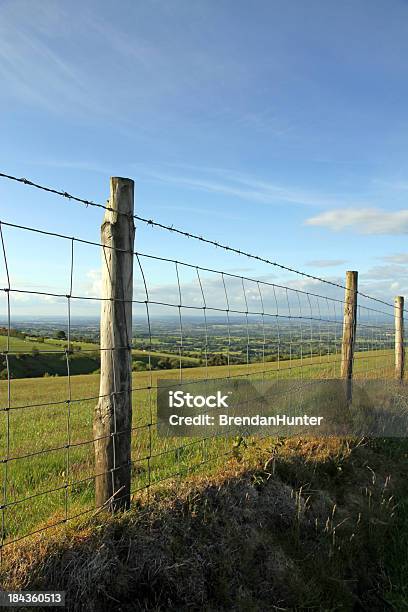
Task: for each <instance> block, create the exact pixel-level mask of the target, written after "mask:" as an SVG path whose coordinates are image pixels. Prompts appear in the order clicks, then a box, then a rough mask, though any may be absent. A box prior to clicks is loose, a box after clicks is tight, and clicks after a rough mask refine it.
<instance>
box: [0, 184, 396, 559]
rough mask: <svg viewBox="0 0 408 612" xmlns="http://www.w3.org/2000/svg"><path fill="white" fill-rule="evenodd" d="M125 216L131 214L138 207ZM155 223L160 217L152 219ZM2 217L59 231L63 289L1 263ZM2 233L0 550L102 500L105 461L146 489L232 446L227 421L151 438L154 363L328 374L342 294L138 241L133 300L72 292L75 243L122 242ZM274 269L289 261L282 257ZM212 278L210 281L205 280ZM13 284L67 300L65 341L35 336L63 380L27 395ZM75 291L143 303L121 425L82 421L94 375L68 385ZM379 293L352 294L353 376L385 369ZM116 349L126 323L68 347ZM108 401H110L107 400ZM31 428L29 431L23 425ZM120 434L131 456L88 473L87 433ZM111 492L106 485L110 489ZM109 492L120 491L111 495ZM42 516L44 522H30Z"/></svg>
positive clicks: (181, 374) (200, 373) (223, 373)
mask: <svg viewBox="0 0 408 612" xmlns="http://www.w3.org/2000/svg"><path fill="white" fill-rule="evenodd" d="M1 176H3V177H6V178H11V179H13V180H18V181H19V182H23V183H25V184H29V185H33V186H34V187H38V188H40V189H44V191H49V192H51V193H56V194H58V195H62V196H64V197H66V198H70V199H75V200H77V201H80V202H82V203H84V204H88V205H95V206H97V207H99V208H103V209H105V210H106V209H108V210H109V208H107V207H104V206H102V205H98V204H94V203H92V202H89V201H87V200H81V199H79V198H74V196H71V195H70V194H68V193H66V192H58V191H56V190H52V189H49V188H43V187H41V186H38V185H36V184H34V183H31V181H27V180H26V179H16V178H15V177H10V176H9V175H3V174H2V175H1ZM134 218H135V219H138V220H140V219H139V218H138V217H137V216H135V217H134ZM141 221H144V222H145V221H146V220H143V219H141ZM158 226H159V227H161V226H160V224H158ZM164 227H165V226H164ZM3 228H10V230H18V231H21V232H24V233H26V232H35V233H37V234H39V235H40V236H41V237H42V238H46V237H52V238H57V239H58V240H60V241H68V245H70V250H69V269H68V270H67V272H68V274H67V292H66V293H64V292H59V291H42V290H39V291H36V290H30V289H28V288H26V287H24V286H22V287H19V286H18V284H17V282H16V281H15V280H14V277H13V273H12V268H10V266H9V257H10V253H9V251H8V248H7V246H8V242H7V237H6V236H5V235H4V234H7V231H8V230H7V229H4V232H3ZM166 229H169V228H166ZM176 231H178V230H176ZM192 236H193V235H192ZM193 237H194V236H193ZM0 239H1V243H2V254H3V261H4V270H5V279H6V282H5V284H6V286H5V287H3V288H2V289H0V291H1V292H2V293H3V294H4V296H5V298H6V312H7V314H6V321H7V323H6V331H7V336H6V340H5V344H4V346H0V358H1V360H2V366H3V370H2V372H3V375H4V377H5V380H4V382H2V383H1V384H0V388H1V389H2V390H3V384H4V387H5V394H4V399H2V400H0V423H1V429H0V432H1V434H2V436H0V441H1V442H0V468H1V469H2V487H1V492H0V516H1V524H0V554H1V553H2V551H3V549H4V547H5V546H8V545H10V544H12V543H15V542H17V541H19V540H20V539H22V538H23V537H26V536H28V535H33V534H36V533H41V532H43V531H44V530H47V529H51V528H53V527H55V526H57V525H60V524H62V523H65V522H67V521H68V520H73V519H74V518H78V517H81V516H83V515H87V514H89V513H91V512H94V511H95V510H97V509H98V508H101V506H98V507H97V508H96V507H95V502H94V500H93V498H92V493H93V486H94V483H95V481H96V479H98V478H101V477H103V476H106V475H108V474H109V475H110V477H111V478H112V479H113V477H114V473H115V472H118V471H119V470H122V468H124V467H126V468H129V467H130V468H131V469H132V493H133V494H134V495H136V493H140V492H141V491H147V493H148V494H149V491H150V488H151V487H154V486H157V485H159V483H163V482H165V481H166V480H169V479H174V478H179V477H182V476H185V475H186V474H187V473H190V472H193V471H194V470H198V469H200V468H201V467H202V466H205V465H207V464H208V463H209V462H214V461H223V460H225V457H227V456H230V455H231V454H232V453H233V449H232V448H231V441H230V440H229V438H228V434H231V430H229V429H227V430H226V431H224V432H223V433H222V434H221V433H215V434H213V435H210V436H206V435H204V436H202V437H199V438H198V439H194V440H190V439H185V440H184V439H181V440H180V439H173V438H169V439H165V440H164V441H163V440H159V439H158V434H157V432H156V430H155V429H154V428H155V427H156V426H157V424H158V419H157V414H156V413H155V410H154V400H155V395H156V393H157V392H158V388H159V387H158V376H159V374H158V373H159V372H160V376H163V378H168V376H169V375H170V374H171V372H173V374H172V376H173V377H176V376H177V377H178V379H179V380H180V383H181V384H182V385H183V386H184V385H186V386H188V385H193V384H195V383H196V381H197V379H198V380H201V381H204V382H208V381H225V380H228V381H233V380H239V379H241V380H242V379H244V380H245V379H246V380H248V381H251V377H254V376H258V377H259V376H261V377H262V380H266V379H268V380H269V377H271V379H273V380H276V381H282V380H286V379H287V378H290V377H294V376H297V377H299V379H301V380H303V379H304V378H305V377H307V376H308V377H311V378H313V377H314V376H316V377H317V378H319V377H320V378H322V379H332V378H336V377H338V371H339V366H340V363H341V343H342V326H343V308H344V304H345V300H344V299H343V298H340V297H336V296H332V295H330V296H328V295H320V294H318V293H314V292H308V291H305V290H304V289H297V288H293V287H289V286H285V285H282V284H277V283H272V282H269V281H264V280H260V279H257V278H250V277H246V276H242V275H238V274H234V273H231V272H226V271H222V270H215V269H211V268H208V267H203V266H199V265H195V264H193V263H190V262H182V261H178V260H177V259H174V258H166V257H160V256H156V255H153V254H150V253H142V252H139V251H135V252H133V251H132V255H134V257H135V258H136V261H137V266H135V268H136V270H137V272H136V273H137V280H136V289H137V291H139V292H140V293H141V295H137V291H136V296H134V295H133V294H132V299H131V300H125V299H121V298H104V297H101V296H91V295H83V294H82V295H81V292H79V294H76V292H75V291H74V257H75V253H76V244H77V243H80V244H85V245H87V246H89V247H91V248H97V249H98V251H99V250H100V249H102V252H103V254H105V249H114V250H116V251H119V252H124V251H123V249H118V248H114V247H112V246H109V245H105V244H101V243H100V242H96V241H91V240H84V239H81V238H79V237H75V236H68V235H65V234H62V233H57V232H51V231H46V230H42V229H38V228H34V227H29V226H23V225H18V224H13V223H8V222H3V221H1V222H0ZM209 242H211V241H209ZM211 244H213V243H212V242H211ZM214 244H216V243H214ZM216 245H217V244H216ZM217 246H219V245H217ZM229 250H231V251H232V252H235V253H239V254H245V253H242V252H240V251H236V250H234V249H229ZM125 252H126V251H125ZM259 259H260V260H262V259H261V258H259ZM104 261H105V260H104V259H102V262H104ZM265 261H266V262H268V261H267V260H265ZM152 263H153V264H156V265H159V267H160V268H163V266H164V265H166V266H171V274H172V277H171V278H172V279H173V280H172V281H171V282H169V280H168V279H169V278H170V277H169V276H168V275H167V276H166V283H167V284H166V287H165V296H164V297H162V296H161V295H160V294H158V293H157V287H156V285H157V282H156V278H155V274H154V270H153V271H152V270H150V268H149V266H150V264H152ZM269 263H272V262H269ZM102 265H104V263H103V264H102ZM105 265H106V264H105ZM273 265H277V264H273ZM282 268H283V269H286V270H289V268H285V267H284V266H282ZM299 274H302V273H299ZM304 276H308V275H306V274H304ZM311 278H315V279H316V280H321V281H322V282H323V283H326V284H328V285H334V286H335V287H336V288H337V289H345V287H344V286H342V285H340V284H336V283H331V282H328V281H324V280H323V279H318V278H317V277H311ZM192 279H194V282H193V280H192ZM210 281H214V282H213V284H211V282H210ZM249 288H250V289H249ZM251 291H252V293H251ZM14 294H23V295H26V296H44V297H50V298H60V299H62V300H64V302H65V304H66V326H67V331H68V333H67V338H66V343H67V344H66V346H65V347H63V350H61V351H57V350H55V349H54V348H53V346H52V345H50V350H47V349H48V345H47V342H46V340H47V339H45V341H44V346H47V348H46V349H45V350H41V351H39V353H40V354H44V353H45V354H50V355H53V354H55V353H59V354H60V355H61V358H62V362H63V363H64V368H65V370H64V377H62V376H61V379H62V378H64V380H61V381H58V385H57V386H56V387H55V388H54V390H52V388H51V390H50V388H49V387H48V386H47V385H44V386H42V387H41V385H38V388H37V390H36V395H35V397H33V396H32V395H31V394H28V395H27V392H26V391H25V386H24V385H19V384H18V378H17V374H18V371H17V367H16V363H17V362H16V359H17V357H19V355H20V354H21V353H22V352H23V351H21V350H17V349H16V348H15V341H16V340H15V339H14V336H13V335H12V331H13V328H12V320H13V317H12V311H13V296H14ZM360 295H362V294H360ZM80 300H88V301H89V300H91V301H92V302H93V303H95V302H97V303H100V304H102V303H103V302H106V301H115V302H117V301H118V302H121V303H123V304H125V303H127V302H131V303H132V305H134V307H135V308H140V309H143V314H140V312H139V313H138V317H139V319H140V320H141V323H140V324H139V325H140V327H139V328H138V331H137V335H136V341H135V342H136V347H137V346H138V345H139V346H140V347H141V348H142V347H143V348H142V350H143V354H144V355H145V356H146V359H145V361H144V362H143V363H144V364H145V365H146V371H145V372H135V373H134V378H133V379H130V386H129V387H127V388H116V387H115V390H114V393H113V398H114V399H115V398H118V397H120V396H123V395H124V394H128V393H131V392H133V394H134V405H135V407H136V408H137V410H135V411H134V412H133V421H132V422H131V423H130V426H129V427H128V428H125V429H123V428H118V429H116V428H115V430H114V431H113V432H111V433H110V434H109V435H104V436H95V434H94V432H93V430H92V428H91V427H90V422H91V419H90V410H93V409H94V406H95V402H98V401H100V400H101V399H103V398H110V397H111V396H112V394H107V395H103V394H101V392H100V391H99V393H94V392H93V389H92V384H94V383H95V382H97V381H96V380H94V381H93V382H92V381H87V387H86V390H85V389H82V387H81V386H79V383H78V385H77V384H74V380H75V374H74V369H73V363H74V357H75V355H74V349H75V348H76V347H77V343H78V342H82V341H81V340H80V341H77V340H75V335H74V325H73V315H72V312H73V304H74V303H75V302H76V301H80ZM376 301H381V300H376ZM382 303H383V304H384V305H386V306H387V307H391V308H392V310H391V311H390V310H388V311H387V310H384V309H382V310H379V309H377V308H371V307H370V306H366V305H362V304H359V305H358V319H357V335H356V353H355V354H354V360H355V363H356V371H357V374H358V376H361V377H362V378H371V377H373V378H375V377H386V376H388V377H389V376H390V373H391V372H393V367H394V354H393V349H394V336H393V326H392V325H393V316H394V305H393V304H389V303H387V302H385V301H384V302H382ZM156 309H165V312H166V313H167V312H172V313H175V316H174V321H173V322H172V323H171V333H169V334H168V335H169V336H170V338H169V341H168V342H167V344H166V343H163V338H162V332H161V331H160V328H159V329H157V320H158V319H159V318H160V314H161V313H162V311H161V310H156ZM190 312H193V313H201V316H200V322H198V321H197V322H196V323H195V327H193V328H190V319H189V317H188V316H187V315H186V313H190ZM211 313H216V315H217V317H218V316H219V317H222V321H223V327H222V329H221V330H220V327H219V324H218V319H217V320H216V321H215V322H214V321H213V320H212V318H211V317H210V314H211ZM142 324H143V325H142ZM0 335H1V334H0ZM217 338H221V340H220V341H219V340H217ZM0 340H1V338H0ZM34 342H35V341H34ZM38 343H39V342H38ZM157 345H158V346H159V347H160V346H162V347H163V346H164V349H163V351H162V353H164V355H166V357H167V359H168V361H169V364H165V366H166V367H165V368H164V369H160V368H159V367H158V366H159V361H157V360H158V356H159V355H160V350H159V351H157V350H156V351H155V350H154V349H155V346H157ZM191 346H193V347H194V351H192V350H191ZM119 350H129V351H132V350H135V347H134V345H133V333H132V338H130V339H129V341H128V343H127V344H125V343H123V344H121V345H119V344H115V345H114V346H113V347H109V348H108V347H106V346H100V342H99V345H98V344H96V343H95V348H89V349H87V348H84V349H82V348H81V349H80V350H78V353H91V352H94V353H95V352H99V353H100V354H101V352H102V351H103V352H106V351H111V354H112V355H113V353H114V351H119ZM140 352H141V351H140V350H139V351H136V352H135V353H134V354H133V356H134V357H136V359H133V361H137V357H138V356H140ZM192 352H193V353H195V354H197V355H199V357H197V358H196V360H195V361H194V364H195V365H196V366H197V367H189V365H188V359H190V360H191V359H195V358H194V357H192V356H191V354H189V353H192ZM105 354H106V353H105ZM155 360H156V361H155ZM172 360H173V361H172ZM176 362H177V363H176ZM218 362H221V363H220V365H221V369H219V370H216V371H214V370H213V371H212V372H210V368H212V367H214V366H215V365H216V364H217V363H218ZM168 365H170V366H171V367H167V366H168ZM155 368H156V369H155ZM166 370H168V373H167V374H166V373H165V371H166ZM51 387H52V386H51ZM77 395H79V397H77ZM113 411H114V413H115V411H116V402H115V401H114V402H113ZM115 417H116V413H115ZM33 431H35V432H36V435H33V433H32V432H33ZM3 434H4V435H3ZM129 435H130V437H131V442H132V458H131V461H130V463H119V462H118V463H119V464H118V465H117V464H116V461H115V462H114V466H113V468H111V469H110V470H109V471H106V472H98V471H97V470H96V467H95V464H94V462H93V455H92V450H93V446H94V445H95V443H96V442H99V441H101V440H104V439H105V440H107V439H109V438H111V439H112V444H113V448H114V449H115V448H118V445H119V444H120V440H121V439H123V438H126V437H127V436H129ZM47 461H49V464H47ZM15 466H18V468H16V467H15ZM37 472H38V473H37ZM119 492H120V491H117V492H115V495H117V493H119ZM39 498H42V499H43V500H44V499H46V500H47V503H46V505H45V506H44V507H41V509H40V510H37V515H35V517H34V518H32V517H31V514H30V512H31V513H32V512H33V510H32V509H33V508H34V506H35V504H34V503H33V502H34V500H39ZM117 499H121V497H120V496H119V495H118V496H117ZM41 523H45V525H44V526H43V527H41V528H38V527H39V525H40V524H41Z"/></svg>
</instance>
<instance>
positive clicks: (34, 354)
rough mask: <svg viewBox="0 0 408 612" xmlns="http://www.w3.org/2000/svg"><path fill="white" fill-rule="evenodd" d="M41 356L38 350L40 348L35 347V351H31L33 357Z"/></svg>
mask: <svg viewBox="0 0 408 612" xmlns="http://www.w3.org/2000/svg"><path fill="white" fill-rule="evenodd" d="M39 354H40V351H39V350H38V348H37V347H36V346H35V347H34V348H33V350H32V351H31V355H32V356H33V357H38V355H39Z"/></svg>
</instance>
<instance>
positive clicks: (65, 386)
mask: <svg viewBox="0 0 408 612" xmlns="http://www.w3.org/2000/svg"><path fill="white" fill-rule="evenodd" d="M393 358H394V356H393V353H392V351H367V352H359V353H356V355H355V375H356V377H371V376H378V373H379V372H380V373H381V375H382V376H390V375H391V374H392V368H393ZM338 372H339V358H338V356H336V355H326V356H324V357H320V356H319V357H313V358H304V359H302V360H299V359H297V360H296V359H293V360H291V361H281V362H280V363H279V364H278V363H276V362H275V363H266V364H262V363H255V364H249V365H232V366H213V367H208V368H204V367H197V368H191V369H186V370H183V377H184V378H185V379H206V378H227V377H251V378H257V377H266V378H268V379H273V380H275V379H276V380H277V379H285V378H291V377H303V378H324V379H326V378H329V377H332V378H335V377H336V376H338ZM178 376H179V370H164V371H160V372H159V371H151V372H135V373H134V374H133V389H134V391H133V432H132V433H133V435H132V464H133V465H132V469H133V490H134V492H137V491H138V490H140V489H143V488H144V487H146V486H147V485H148V484H155V483H158V482H163V481H165V480H166V479H168V478H170V477H172V476H174V475H175V474H180V473H186V472H188V471H190V470H192V469H194V468H199V466H200V464H202V463H203V462H207V461H208V462H209V464H208V465H206V468H205V470H206V472H207V473H208V471H209V470H210V469H215V468H216V466H217V465H219V463H221V464H222V462H223V461H224V460H225V457H224V455H225V453H226V452H231V450H232V447H233V440H231V439H228V438H223V439H216V440H207V441H204V440H200V439H183V440H180V439H179V438H159V437H158V436H157V433H156V428H155V426H154V424H155V420H156V419H155V410H156V406H155V401H156V396H155V390H154V387H155V385H156V381H157V378H159V377H160V378H178ZM148 387H153V388H152V389H148ZM98 392H99V376H98V375H92V374H89V375H79V376H72V377H71V378H70V379H69V378H68V377H66V376H59V377H57V378H55V377H45V378H36V379H13V380H11V382H10V406H9V407H10V410H5V408H7V406H8V385H7V381H0V393H1V406H0V407H1V409H2V411H1V413H0V419H1V422H0V434H1V435H0V453H1V456H7V455H8V456H9V457H10V459H9V460H8V462H7V463H3V464H2V481H3V483H4V482H6V501H7V504H11V505H10V506H8V507H7V509H6V510H5V511H4V524H5V528H6V534H5V535H6V539H7V540H14V539H16V538H19V537H22V536H24V535H25V534H27V533H30V532H32V531H34V530H35V529H37V528H41V526H42V525H43V524H44V523H46V522H48V523H53V522H58V521H59V520H61V519H64V518H70V517H73V516H75V515H77V514H79V513H81V512H83V511H86V510H91V509H92V506H93V495H94V483H93V477H92V475H93V474H94V467H93V443H92V438H93V434H92V417H93V410H94V407H95V404H96V402H97V396H98ZM68 398H70V399H71V401H70V402H67V400H68ZM7 432H8V436H7V435H6V434H7ZM217 457H219V459H217ZM217 462H218V463H217Z"/></svg>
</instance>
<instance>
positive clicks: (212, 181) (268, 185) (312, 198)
mask: <svg viewBox="0 0 408 612" xmlns="http://www.w3.org/2000/svg"><path fill="white" fill-rule="evenodd" d="M134 167H135V168H137V169H138V170H139V171H142V172H143V173H144V174H145V175H146V177H149V178H150V179H154V180H157V181H160V182H163V183H167V184H174V185H177V186H181V187H186V188H188V189H192V190H196V191H205V192H208V193H217V194H220V195H226V196H232V197H237V198H239V199H242V200H248V201H251V202H257V203H259V204H283V203H290V204H298V205H302V206H320V207H330V206H344V205H345V204H347V203H348V204H349V205H352V202H351V201H350V200H351V198H349V197H348V196H346V197H344V198H339V197H336V196H333V195H330V194H324V193H320V192H318V191H311V190H308V189H303V188H299V187H294V186H288V185H281V184H277V183H274V182H272V181H267V180H260V179H258V178H257V177H254V176H252V175H249V174H242V173H238V172H234V171H232V170H225V169H222V168H218V169H217V168H199V169H198V172H196V173H195V174H194V175H193V174H192V173H191V174H188V175H186V174H175V173H172V172H163V171H155V170H151V169H148V168H142V167H141V166H138V165H136V164H135V165H134ZM186 168H188V167H186ZM190 168H191V169H192V170H193V167H191V166H190Z"/></svg>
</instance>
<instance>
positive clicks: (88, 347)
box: [0, 335, 199, 378]
mask: <svg viewBox="0 0 408 612" xmlns="http://www.w3.org/2000/svg"><path fill="white" fill-rule="evenodd" d="M70 346H71V349H72V351H73V352H72V354H71V356H70V362H69V363H70V374H71V376H75V375H77V374H90V373H92V372H96V371H97V370H98V369H99V366H100V363H99V345H98V344H95V343H91V342H77V341H72V342H71V343H70ZM7 347H9V349H8V350H9V351H10V355H9V369H10V374H11V377H12V378H36V377H41V376H44V375H50V376H56V375H57V376H64V375H66V374H67V361H66V356H65V352H66V347H67V341H66V340H57V339H54V338H45V339H44V342H40V341H39V340H38V338H34V337H31V338H26V339H25V340H23V339H22V338H17V337H14V336H11V337H10V339H9V341H8V338H7V336H4V335H3V336H1V335H0V352H1V351H5V350H7ZM132 358H133V361H134V362H136V361H141V362H143V364H145V366H147V365H148V364H149V363H150V364H151V366H152V367H153V368H156V367H159V368H160V361H162V360H165V359H167V360H168V359H171V361H172V363H173V362H175V363H179V362H180V361H181V364H182V366H183V367H184V368H189V367H196V366H198V365H199V359H198V358H195V357H184V356H181V358H180V357H179V356H178V355H175V354H173V353H165V352H162V351H151V352H150V354H149V352H148V351H141V350H137V349H133V350H132ZM1 369H2V368H1V366H0V370H1ZM7 374H8V373H7V368H6V364H5V362H4V359H3V369H2V372H1V377H2V378H7Z"/></svg>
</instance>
